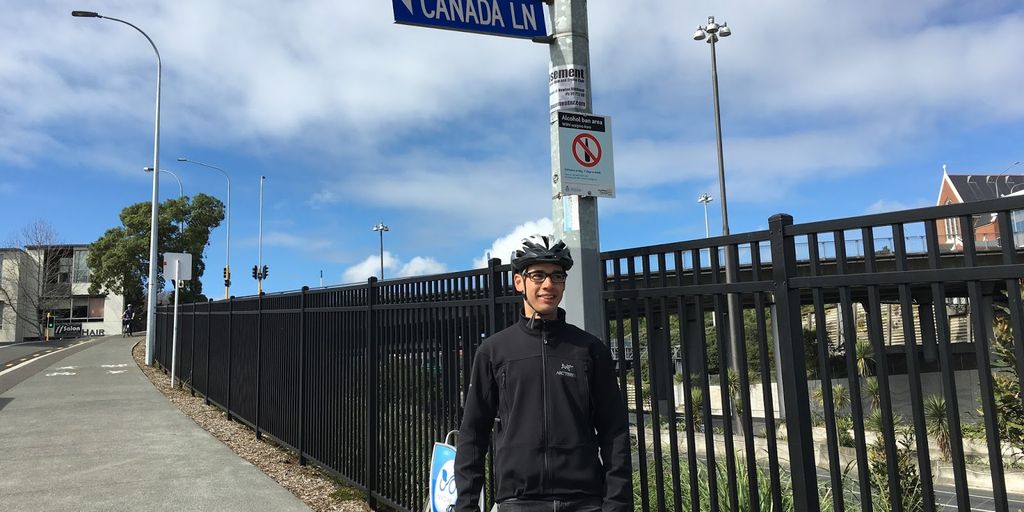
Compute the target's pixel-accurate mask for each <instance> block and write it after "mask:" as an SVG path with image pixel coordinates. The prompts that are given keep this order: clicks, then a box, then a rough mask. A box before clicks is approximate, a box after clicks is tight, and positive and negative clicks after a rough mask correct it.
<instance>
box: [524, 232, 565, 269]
mask: <svg viewBox="0 0 1024 512" xmlns="http://www.w3.org/2000/svg"><path fill="white" fill-rule="evenodd" d="M535 263H554V264H556V265H558V266H560V267H562V270H569V269H570V268H572V255H571V254H569V248H568V247H566V246H565V242H563V241H561V240H555V237H552V236H545V235H531V236H529V237H527V238H524V239H523V248H522V249H517V250H516V251H515V252H513V253H512V270H513V271H514V272H515V273H517V274H518V273H520V272H522V271H524V270H526V269H527V267H529V266H530V265H533V264H535Z"/></svg>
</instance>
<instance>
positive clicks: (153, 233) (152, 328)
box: [71, 11, 163, 366]
mask: <svg viewBox="0 0 1024 512" xmlns="http://www.w3.org/2000/svg"><path fill="white" fill-rule="evenodd" d="M71 15H72V16H74V17H76V18H99V19H106V20H110V21H116V22H118V23H123V24H125V25H128V26H129V27H131V28H133V29H135V30H136V31H138V32H139V33H140V34H142V36H143V37H145V38H146V41H149V45H150V46H152V47H153V52H154V53H156V119H155V122H154V129H153V168H154V169H159V168H160V75H161V69H162V65H163V64H162V63H161V61H160V50H158V49H157V47H156V44H155V43H153V40H152V39H151V38H150V37H149V35H148V34H146V33H145V32H143V31H142V29H140V28H139V27H136V26H135V25H132V24H131V23H128V22H127V21H124V20H121V19H117V18H111V17H109V16H101V15H100V14H98V13H95V12H93V11H71ZM159 188H160V180H159V179H158V173H155V172H154V173H153V196H152V198H151V199H150V210H151V211H150V220H149V230H150V233H149V294H148V298H147V300H146V365H148V366H152V365H153V352H154V349H155V348H156V283H157V282H158V281H157V274H156V263H157V226H158V214H159V209H160V204H159V202H158V200H157V194H158V192H159Z"/></svg>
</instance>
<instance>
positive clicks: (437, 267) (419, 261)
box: [398, 256, 448, 277]
mask: <svg viewBox="0 0 1024 512" xmlns="http://www.w3.org/2000/svg"><path fill="white" fill-rule="evenodd" d="M447 271H448V267H447V266H446V265H445V264H444V263H441V262H439V261H437V260H435V259H434V258H424V257H423V256H416V257H415V258H413V259H411V260H409V262H408V263H406V264H405V265H402V268H401V269H400V270H399V271H398V275H399V276H400V277H409V276H425V275H431V274H443V273H445V272H447Z"/></svg>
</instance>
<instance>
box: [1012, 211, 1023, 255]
mask: <svg viewBox="0 0 1024 512" xmlns="http://www.w3.org/2000/svg"><path fill="white" fill-rule="evenodd" d="M1011 219H1013V239H1014V240H1015V241H1016V242H1017V243H1016V246H1017V247H1022V246H1024V210H1017V211H1015V212H1013V214H1012V217H1011Z"/></svg>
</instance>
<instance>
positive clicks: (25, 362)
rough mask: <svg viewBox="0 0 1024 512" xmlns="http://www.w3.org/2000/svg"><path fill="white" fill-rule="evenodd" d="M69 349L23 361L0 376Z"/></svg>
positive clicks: (60, 349)
mask: <svg viewBox="0 0 1024 512" xmlns="http://www.w3.org/2000/svg"><path fill="white" fill-rule="evenodd" d="M100 339H102V338H93V339H91V340H88V341H84V342H82V343H92V342H94V341H97V340H100ZM69 348H71V347H63V348H59V349H57V350H54V351H53V352H50V353H49V354H46V355H44V356H41V357H38V358H35V359H30V360H28V361H24V362H22V363H20V364H18V365H16V366H13V367H11V368H6V369H4V371H2V372H0V375H4V374H6V373H9V372H13V371H14V370H17V369H18V368H21V367H22V366H26V365H29V364H32V363H34V362H36V361H40V360H42V359H44V358H46V357H47V356H52V355H54V354H59V353H60V352H62V351H64V350H67V349H69ZM59 369H60V368H58V370H59Z"/></svg>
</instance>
